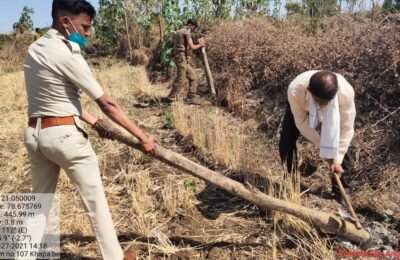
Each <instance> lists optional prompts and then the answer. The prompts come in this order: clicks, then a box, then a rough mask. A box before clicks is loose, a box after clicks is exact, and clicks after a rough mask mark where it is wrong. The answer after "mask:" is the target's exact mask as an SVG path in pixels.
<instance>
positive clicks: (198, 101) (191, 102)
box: [186, 97, 203, 105]
mask: <svg viewBox="0 0 400 260" xmlns="http://www.w3.org/2000/svg"><path fill="white" fill-rule="evenodd" d="M186 104H188V105H202V104H203V103H202V101H201V99H200V98H198V97H193V98H188V99H186Z"/></svg>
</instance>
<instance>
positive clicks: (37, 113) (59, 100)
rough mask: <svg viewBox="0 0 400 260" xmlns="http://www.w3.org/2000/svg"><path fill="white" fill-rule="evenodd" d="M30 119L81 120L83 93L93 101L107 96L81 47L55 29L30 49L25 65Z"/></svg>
mask: <svg viewBox="0 0 400 260" xmlns="http://www.w3.org/2000/svg"><path fill="white" fill-rule="evenodd" d="M24 72H25V85H26V91H27V95H28V116H29V117H44V116H57V117H63V116H80V115H81V114H82V106H81V102H80V90H82V91H83V92H84V93H86V94H87V95H89V96H90V98H92V99H93V100H96V99H98V98H99V97H101V96H102V95H103V94H104V91H103V89H102V88H101V86H100V85H99V83H98V82H97V81H96V79H95V78H94V76H93V74H92V72H91V70H90V68H89V66H88V64H87V63H86V61H85V60H84V58H83V57H82V55H81V51H80V48H79V45H78V44H76V43H74V42H71V41H68V40H66V39H65V37H64V36H63V35H62V34H60V33H59V32H58V31H57V30H55V29H50V30H49V31H48V32H47V33H46V34H45V35H44V36H43V37H41V38H40V39H39V40H37V41H35V42H34V43H32V44H31V45H30V46H29V49H28V53H27V55H26V57H25V63H24Z"/></svg>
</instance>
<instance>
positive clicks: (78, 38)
mask: <svg viewBox="0 0 400 260" xmlns="http://www.w3.org/2000/svg"><path fill="white" fill-rule="evenodd" d="M68 20H69V22H70V23H71V25H72V27H74V29H75V32H74V33H73V34H70V33H69V32H68V30H66V31H67V33H68V40H70V41H71V42H75V43H77V44H78V45H79V47H81V48H83V47H85V46H86V45H87V43H88V39H87V38H86V37H83V36H82V35H81V34H80V33H79V32H78V30H77V29H76V27H75V25H74V24H73V23H72V21H71V19H69V17H68Z"/></svg>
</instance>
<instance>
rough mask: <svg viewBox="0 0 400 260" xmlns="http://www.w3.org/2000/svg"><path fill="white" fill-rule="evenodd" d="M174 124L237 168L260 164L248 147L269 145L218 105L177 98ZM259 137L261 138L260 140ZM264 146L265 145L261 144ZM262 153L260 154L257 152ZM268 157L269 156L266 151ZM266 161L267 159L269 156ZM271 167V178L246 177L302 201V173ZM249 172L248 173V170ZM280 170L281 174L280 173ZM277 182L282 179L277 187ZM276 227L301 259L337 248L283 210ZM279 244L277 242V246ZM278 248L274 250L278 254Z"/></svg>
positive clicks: (269, 190) (276, 218) (286, 197)
mask: <svg viewBox="0 0 400 260" xmlns="http://www.w3.org/2000/svg"><path fill="white" fill-rule="evenodd" d="M172 111H173V115H174V125H175V127H176V129H177V130H178V131H179V133H180V134H182V135H183V136H185V137H189V138H190V139H191V140H192V141H193V144H194V145H196V147H198V148H199V149H201V151H202V152H203V153H210V154H211V155H212V157H213V158H214V159H215V160H216V162H217V163H220V164H223V165H225V166H227V167H228V168H230V169H231V170H234V171H248V170H250V169H254V168H256V167H255V166H254V164H253V163H252V161H251V160H252V159H254V158H252V156H254V155H252V154H249V153H248V149H247V148H248V147H251V148H252V149H253V150H256V151H259V150H261V151H264V152H263V153H262V155H264V153H265V152H266V153H268V151H265V146H264V144H262V142H260V140H257V138H255V137H254V136H249V134H248V132H249V130H248V129H247V128H248V126H246V124H245V123H243V122H241V121H240V120H237V119H234V118H232V117H230V116H228V115H227V114H225V113H223V112H222V111H221V110H219V109H218V108H204V107H194V106H187V105H184V104H183V103H181V102H176V103H174V105H173V108H172ZM258 141H259V142H258ZM260 146H262V147H260ZM255 156H260V154H258V155H255ZM265 157H269V156H268V155H265ZM262 163H267V162H265V160H264V161H263V162H262ZM269 165H270V166H271V167H270V169H269V170H272V171H273V172H275V174H274V176H271V172H270V171H268V172H265V171H264V172H262V173H263V174H264V175H263V177H265V178H266V179H270V180H271V181H270V182H261V183H260V181H259V180H258V179H259V178H254V177H253V178H252V177H251V176H252V175H250V176H245V177H244V180H245V181H248V182H249V183H250V184H252V185H254V186H256V187H257V188H259V189H260V190H262V191H264V192H267V193H268V194H269V195H271V196H274V197H277V198H279V199H282V200H286V201H290V202H292V203H296V204H301V191H300V175H299V172H296V173H295V174H286V172H285V171H284V170H282V168H281V167H279V165H274V164H269ZM244 174H246V173H244ZM276 174H278V175H276ZM273 183H279V184H281V185H278V186H277V188H276V186H275V185H273ZM273 221H274V223H275V227H276V228H278V229H279V238H281V239H282V238H285V239H288V240H290V241H292V242H293V243H294V244H296V246H297V248H298V249H297V250H296V254H294V255H293V256H296V257H298V259H305V258H307V259H332V258H334V252H333V250H332V249H330V248H332V247H331V246H330V245H329V244H328V242H327V240H326V239H324V238H321V237H320V235H319V234H318V233H317V231H316V230H315V228H313V227H311V226H310V225H309V224H307V223H305V222H304V221H302V220H300V219H298V218H296V217H293V216H290V215H287V214H283V213H280V212H276V213H274V214H273ZM276 246H277V247H279V245H276V244H275V245H274V248H275V247H276ZM275 254H276V252H275V253H274V255H275Z"/></svg>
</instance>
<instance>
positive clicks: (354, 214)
mask: <svg viewBox="0 0 400 260" xmlns="http://www.w3.org/2000/svg"><path fill="white" fill-rule="evenodd" d="M333 176H334V178H335V180H336V183H337V184H338V186H339V190H340V194H341V195H342V197H343V199H344V202H345V203H346V206H347V208H348V209H349V211H350V214H351V216H352V217H353V218H354V220H355V222H356V227H357V228H358V229H361V228H362V226H361V224H360V220H359V219H358V217H357V215H356V213H355V212H354V209H353V206H351V202H350V200H349V197H348V196H347V194H346V191H345V190H344V188H343V184H342V182H341V181H340V178H339V176H338V175H337V173H336V172H334V173H333Z"/></svg>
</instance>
